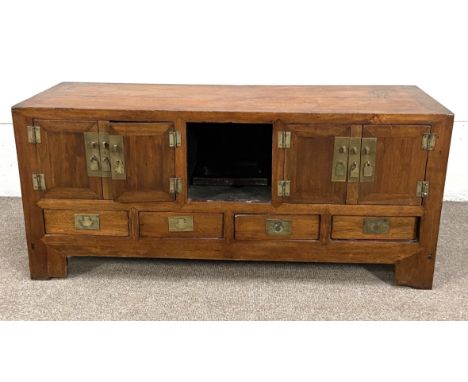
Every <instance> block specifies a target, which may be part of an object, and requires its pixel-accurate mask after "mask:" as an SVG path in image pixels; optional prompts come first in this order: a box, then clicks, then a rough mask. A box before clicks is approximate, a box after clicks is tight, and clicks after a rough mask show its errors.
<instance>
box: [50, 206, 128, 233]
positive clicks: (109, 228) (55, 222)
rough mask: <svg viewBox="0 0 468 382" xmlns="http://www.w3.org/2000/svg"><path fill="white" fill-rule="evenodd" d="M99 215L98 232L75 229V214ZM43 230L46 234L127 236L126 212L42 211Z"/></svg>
mask: <svg viewBox="0 0 468 382" xmlns="http://www.w3.org/2000/svg"><path fill="white" fill-rule="evenodd" d="M77 213H78V214H85V215H86V214H96V215H99V221H100V228H99V230H80V229H76V228H75V214H77ZM44 220H45V230H46V233H48V234H68V235H93V236H94V235H96V236H101V235H108V236H128V213H127V212H126V211H79V212H78V211H76V210H44Z"/></svg>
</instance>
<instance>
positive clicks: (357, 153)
mask: <svg viewBox="0 0 468 382" xmlns="http://www.w3.org/2000/svg"><path fill="white" fill-rule="evenodd" d="M348 151H349V155H348V182H350V183H355V182H359V173H360V168H361V138H360V137H359V138H349V149H348Z"/></svg>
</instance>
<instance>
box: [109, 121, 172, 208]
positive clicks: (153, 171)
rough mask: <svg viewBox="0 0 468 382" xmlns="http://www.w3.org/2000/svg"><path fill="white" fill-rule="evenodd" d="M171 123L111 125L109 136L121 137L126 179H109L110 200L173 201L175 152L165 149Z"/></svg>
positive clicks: (167, 143) (169, 148) (167, 147)
mask: <svg viewBox="0 0 468 382" xmlns="http://www.w3.org/2000/svg"><path fill="white" fill-rule="evenodd" d="M173 129H174V125H173V124H172V123H111V124H109V128H108V132H109V134H116V135H120V136H122V137H123V144H124V155H125V171H126V179H124V180H111V187H110V188H111V192H112V195H113V199H115V200H117V201H120V202H150V201H155V202H157V201H173V200H175V195H174V194H171V193H170V191H169V188H170V185H169V182H170V178H171V177H174V176H175V149H174V148H173V147H169V133H170V132H171V131H172V130H173Z"/></svg>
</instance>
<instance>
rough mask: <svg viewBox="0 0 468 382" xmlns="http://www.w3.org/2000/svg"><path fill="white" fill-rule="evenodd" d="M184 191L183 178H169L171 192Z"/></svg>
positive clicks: (178, 192)
mask: <svg viewBox="0 0 468 382" xmlns="http://www.w3.org/2000/svg"><path fill="white" fill-rule="evenodd" d="M181 192H182V178H170V179H169V193H171V194H180V193H181Z"/></svg>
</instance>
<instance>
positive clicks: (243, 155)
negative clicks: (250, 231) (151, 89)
mask: <svg viewBox="0 0 468 382" xmlns="http://www.w3.org/2000/svg"><path fill="white" fill-rule="evenodd" d="M271 138H272V125H271V124H247V123H198V122H197V123H187V143H188V144H187V147H188V155H187V158H188V167H187V168H188V180H189V197H190V198H191V199H193V200H233V201H240V200H249V201H250V200H251V201H267V200H270V199H271V192H270V190H271Z"/></svg>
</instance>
